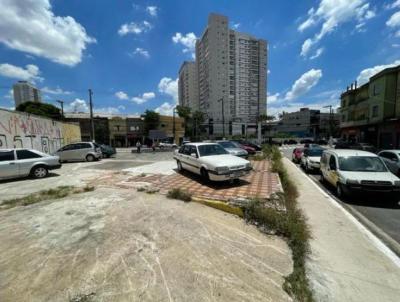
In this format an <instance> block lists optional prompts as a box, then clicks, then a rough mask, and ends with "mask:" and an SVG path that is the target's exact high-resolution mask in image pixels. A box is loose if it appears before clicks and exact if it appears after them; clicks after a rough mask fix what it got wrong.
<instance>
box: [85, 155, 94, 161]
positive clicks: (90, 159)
mask: <svg viewBox="0 0 400 302" xmlns="http://www.w3.org/2000/svg"><path fill="white" fill-rule="evenodd" d="M94 160H95V158H94V156H93V155H92V154H89V155H87V156H86V161H89V162H90V161H94Z"/></svg>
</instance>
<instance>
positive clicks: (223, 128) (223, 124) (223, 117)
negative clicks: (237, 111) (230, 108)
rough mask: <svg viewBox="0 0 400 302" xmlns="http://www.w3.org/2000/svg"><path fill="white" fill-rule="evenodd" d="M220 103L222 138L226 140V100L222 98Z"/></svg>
mask: <svg viewBox="0 0 400 302" xmlns="http://www.w3.org/2000/svg"><path fill="white" fill-rule="evenodd" d="M218 102H221V104H222V136H223V138H225V114H224V98H223V97H222V98H220V99H219V100H218Z"/></svg>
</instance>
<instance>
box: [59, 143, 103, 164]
mask: <svg viewBox="0 0 400 302" xmlns="http://www.w3.org/2000/svg"><path fill="white" fill-rule="evenodd" d="M56 155H58V156H59V157H60V160H61V162H65V161H94V160H99V159H101V157H102V153H101V148H100V146H99V145H98V144H96V143H92V142H80V143H73V144H69V145H65V146H64V147H62V148H61V149H59V150H58V151H57V152H56Z"/></svg>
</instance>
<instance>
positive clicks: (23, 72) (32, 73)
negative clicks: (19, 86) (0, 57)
mask: <svg viewBox="0 0 400 302" xmlns="http://www.w3.org/2000/svg"><path fill="white" fill-rule="evenodd" d="M25 67H26V68H25V69H24V68H23V67H18V66H15V65H11V64H8V63H4V64H0V75H2V76H3V77H7V78H12V79H17V80H25V81H30V82H32V83H35V81H39V82H41V81H43V78H42V77H40V76H39V74H40V70H39V67H37V66H36V65H32V64H28V65H26V66H25Z"/></svg>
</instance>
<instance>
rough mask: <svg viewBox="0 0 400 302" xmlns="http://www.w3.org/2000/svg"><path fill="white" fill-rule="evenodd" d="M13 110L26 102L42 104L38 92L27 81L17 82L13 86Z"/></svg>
mask: <svg viewBox="0 0 400 302" xmlns="http://www.w3.org/2000/svg"><path fill="white" fill-rule="evenodd" d="M13 92H14V101H15V108H17V107H18V106H19V105H20V104H22V103H26V102H37V103H40V102H42V96H41V93H40V90H39V89H37V88H36V87H35V86H33V85H32V84H31V83H29V82H27V81H18V83H15V84H14V85H13Z"/></svg>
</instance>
